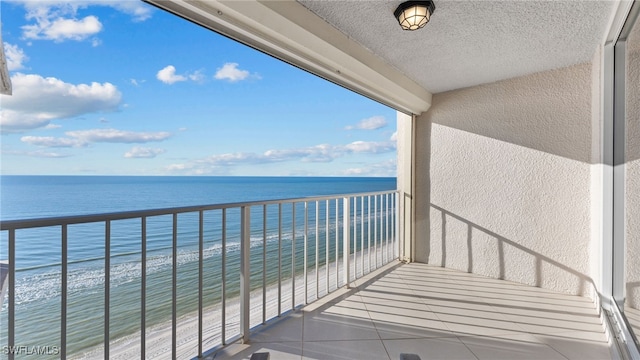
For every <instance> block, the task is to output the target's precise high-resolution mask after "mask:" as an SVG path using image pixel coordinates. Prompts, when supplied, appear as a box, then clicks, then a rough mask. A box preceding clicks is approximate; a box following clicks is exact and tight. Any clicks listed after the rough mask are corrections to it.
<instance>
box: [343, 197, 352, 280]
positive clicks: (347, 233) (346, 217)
mask: <svg viewBox="0 0 640 360" xmlns="http://www.w3.org/2000/svg"><path fill="white" fill-rule="evenodd" d="M342 212H343V223H342V227H343V231H342V252H343V255H342V262H343V265H342V268H343V271H344V273H343V278H344V283H345V286H346V287H347V288H348V287H349V273H350V270H351V269H350V268H349V259H350V255H349V248H350V244H349V242H350V241H351V240H350V237H351V201H350V199H349V198H348V197H345V198H343V199H342Z"/></svg>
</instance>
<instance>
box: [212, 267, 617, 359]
mask: <svg viewBox="0 0 640 360" xmlns="http://www.w3.org/2000/svg"><path fill="white" fill-rule="evenodd" d="M254 352H269V353H270V355H271V360H280V359H323V360H324V359H345V360H346V359H367V360H369V359H372V360H373V359H394V360H397V359H400V356H401V354H415V355H418V356H419V357H420V358H421V359H422V360H426V359H473V360H475V359H516V360H524V359H545V360H548V359H580V360H583V359H598V360H601V359H610V358H611V355H610V351H609V345H608V342H607V338H606V335H605V332H604V327H603V325H602V324H601V321H600V317H599V316H598V312H597V311H596V309H595V307H594V305H593V303H592V302H591V300H589V299H587V298H582V297H578V296H570V295H563V294H558V293H555V292H552V291H549V290H545V289H540V288H535V287H530V286H526V285H521V284H516V283H512V282H507V281H502V280H495V279H489V278H485V277H482V276H477V275H473V274H468V273H465V272H460V271H456V270H450V269H445V268H441V267H434V266H429V265H425V264H406V265H399V264H398V263H394V264H392V265H388V266H387V267H386V268H383V269H381V270H380V271H377V272H376V273H374V274H370V275H369V276H367V277H366V278H363V279H361V280H359V281H357V282H356V283H355V284H353V288H351V289H341V290H339V291H338V292H337V293H334V294H332V295H329V296H328V297H325V298H323V299H321V300H320V301H318V302H315V303H313V304H311V305H308V306H306V307H304V308H303V309H299V310H296V311H294V312H292V313H290V315H289V316H287V317H284V318H282V319H280V320H278V321H277V322H275V323H273V324H271V325H267V326H266V327H264V328H262V329H260V330H258V331H257V332H256V333H254V334H252V337H251V343H250V344H246V345H243V344H232V345H229V346H227V347H225V348H223V349H221V350H220V351H218V352H217V353H216V354H214V356H213V358H215V359H248V358H250V357H251V354H252V353H254Z"/></svg>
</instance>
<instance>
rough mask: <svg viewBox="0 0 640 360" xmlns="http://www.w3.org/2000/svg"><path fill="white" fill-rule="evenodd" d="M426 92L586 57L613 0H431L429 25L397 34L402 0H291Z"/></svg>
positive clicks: (602, 31) (605, 25) (603, 29)
mask: <svg viewBox="0 0 640 360" xmlns="http://www.w3.org/2000/svg"><path fill="white" fill-rule="evenodd" d="M297 1H298V2H299V3H301V4H303V5H304V6H305V7H307V8H308V9H309V10H311V11H312V12H313V13H315V14H316V15H318V16H319V17H321V18H323V19H324V20H325V21H327V22H328V23H329V24H331V25H332V26H334V27H335V28H336V29H338V30H340V32H342V33H344V34H346V36H348V37H349V38H351V39H353V40H354V41H356V42H358V43H360V44H361V45H362V46H364V47H365V48H367V49H369V51H371V52H373V53H374V54H376V55H377V56H378V57H380V58H382V59H384V61H386V62H387V63H388V64H390V65H391V66H393V67H394V68H396V69H398V70H400V71H401V72H402V73H404V74H405V75H407V76H408V77H409V78H411V79H413V80H414V81H416V82H417V83H418V84H419V85H421V86H422V87H423V88H425V89H427V90H428V91H430V92H432V93H438V92H443V91H447V90H453V89H458V88H464V87H469V86H474V85H479V84H484V83H490V82H494V81H499V80H504V79H508V78H512V77H517V76H522V75H527V74H531V73H535V72H539V71H545V70H551V69H556V68H561V67H566V66H570V65H574V64H579V63H585V62H589V61H591V60H592V58H593V56H594V54H595V51H596V49H597V47H598V46H599V45H601V44H603V42H604V40H605V36H606V35H607V34H606V33H607V31H608V30H609V24H610V22H611V21H612V18H613V13H614V11H615V8H616V7H617V6H618V2H616V1H572V0H569V1H559V0H558V1H555V0H554V1H546V0H544V1H537V0H533V1H513V0H502V1H477V0H470V1H467V0H435V4H436V10H435V12H434V14H433V16H432V18H431V21H430V22H429V23H428V24H427V26H426V27H425V28H423V29H421V30H419V31H413V32H409V31H403V30H402V29H401V28H400V26H398V24H397V21H396V20H395V19H394V17H393V15H392V14H393V11H394V9H395V8H396V7H397V6H398V4H400V3H401V2H402V1H401V0H393V1H388V0H367V1H323V0H297Z"/></svg>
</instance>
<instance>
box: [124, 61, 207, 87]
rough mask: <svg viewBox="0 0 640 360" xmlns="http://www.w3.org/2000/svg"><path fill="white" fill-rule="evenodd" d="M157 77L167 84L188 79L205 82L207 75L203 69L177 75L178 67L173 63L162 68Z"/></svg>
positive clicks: (135, 83)
mask: <svg viewBox="0 0 640 360" xmlns="http://www.w3.org/2000/svg"><path fill="white" fill-rule="evenodd" d="M156 78H157V79H158V80H160V81H162V82H163V83H165V84H174V83H177V82H180V81H187V80H191V81H194V82H198V83H203V82H204V81H205V79H206V76H205V75H204V73H203V72H202V70H196V71H194V72H192V73H186V74H184V75H177V74H176V67H175V66H173V65H167V66H165V67H164V68H163V69H162V70H160V71H158V73H157V74H156ZM134 81H135V80H132V83H133V84H134V85H138V82H134Z"/></svg>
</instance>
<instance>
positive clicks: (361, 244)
mask: <svg viewBox="0 0 640 360" xmlns="http://www.w3.org/2000/svg"><path fill="white" fill-rule="evenodd" d="M360 260H362V261H361V263H360V276H364V196H361V197H360Z"/></svg>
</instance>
